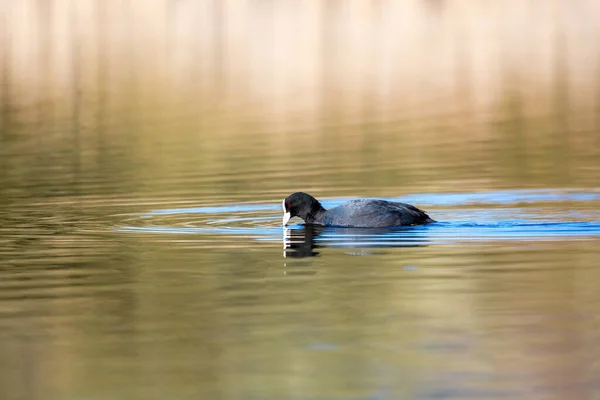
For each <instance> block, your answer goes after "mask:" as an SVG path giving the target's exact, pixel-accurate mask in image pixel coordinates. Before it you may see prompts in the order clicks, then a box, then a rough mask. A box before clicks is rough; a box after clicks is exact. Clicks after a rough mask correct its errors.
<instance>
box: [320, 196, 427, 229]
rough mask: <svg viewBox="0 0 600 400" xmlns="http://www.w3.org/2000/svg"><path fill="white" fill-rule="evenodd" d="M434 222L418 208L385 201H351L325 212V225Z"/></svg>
mask: <svg viewBox="0 0 600 400" xmlns="http://www.w3.org/2000/svg"><path fill="white" fill-rule="evenodd" d="M428 222H433V220H432V219H431V218H429V216H428V215H427V214H426V213H425V212H424V211H423V210H420V209H418V208H417V207H415V206H413V205H410V204H406V203H397V202H390V201H385V200H368V199H365V200H351V201H349V202H347V203H344V204H342V205H341V206H338V207H335V208H332V209H330V210H327V211H326V212H325V215H324V216H323V218H322V221H320V223H322V224H323V225H333V226H348V227H373V228H379V227H388V226H408V225H419V224H424V223H428Z"/></svg>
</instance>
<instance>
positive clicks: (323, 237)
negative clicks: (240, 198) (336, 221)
mask: <svg viewBox="0 0 600 400" xmlns="http://www.w3.org/2000/svg"><path fill="white" fill-rule="evenodd" d="M428 229H429V228H426V227H400V228H341V227H324V226H319V225H309V224H307V225H298V226H297V227H284V228H283V257H285V258H305V257H315V256H318V255H319V251H317V250H318V249H320V248H324V247H337V248H348V249H356V250H359V251H358V252H357V251H354V252H352V253H349V254H353V255H358V254H360V255H366V254H373V253H374V252H373V251H372V250H369V251H364V249H376V248H392V247H420V246H426V245H427V231H428Z"/></svg>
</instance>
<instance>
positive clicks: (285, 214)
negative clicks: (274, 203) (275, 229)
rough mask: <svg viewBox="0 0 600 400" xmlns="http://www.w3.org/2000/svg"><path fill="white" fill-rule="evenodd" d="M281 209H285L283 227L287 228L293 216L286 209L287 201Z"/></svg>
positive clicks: (282, 204)
mask: <svg viewBox="0 0 600 400" xmlns="http://www.w3.org/2000/svg"><path fill="white" fill-rule="evenodd" d="M281 208H283V226H286V225H287V223H288V221H289V220H290V218H292V215H291V214H290V213H289V212H288V211H286V209H285V199H283V201H282V202H281Z"/></svg>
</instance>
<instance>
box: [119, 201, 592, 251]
mask: <svg viewBox="0 0 600 400" xmlns="http://www.w3.org/2000/svg"><path fill="white" fill-rule="evenodd" d="M347 200H348V199H324V200H323V204H324V206H325V207H326V208H328V207H334V206H336V205H339V204H341V203H343V202H345V201H347ZM388 200H392V201H394V200H395V201H404V202H410V203H414V204H418V205H419V206H420V207H423V208H425V209H427V210H428V211H429V213H430V215H432V216H433V217H434V218H435V219H437V220H438V221H440V222H437V223H435V224H430V225H426V226H417V227H410V228H393V229H384V230H382V229H353V228H335V227H327V228H316V229H314V228H311V227H305V226H304V225H303V224H301V223H300V220H298V222H299V223H297V224H295V225H292V226H290V227H288V228H282V227H281V225H280V224H281V215H280V206H279V203H278V202H274V203H273V204H243V205H224V206H218V207H198V208H172V209H160V210H153V211H150V212H147V213H143V214H137V215H132V216H131V218H130V219H128V220H127V221H126V224H124V225H123V226H121V227H119V228H118V230H119V231H121V232H131V233H135V232H144V233H157V234H196V235H224V236H228V237H231V238H233V237H240V236H241V237H247V238H251V239H254V240H260V241H281V240H283V243H284V248H296V250H298V249H299V248H302V249H304V250H302V249H301V250H300V253H302V251H308V252H309V253H311V252H312V249H313V248H314V247H316V246H327V247H402V246H423V245H430V244H453V243H468V242H477V243H481V242H486V241H497V240H519V241H523V240H537V241H539V240H557V239H561V240H564V239H581V238H594V237H600V221H599V213H598V211H597V210H598V207H597V206H598V202H599V201H600V192H598V191H593V190H589V191H550V190H529V191H498V192H487V193H440V194H431V193H428V194H420V195H411V196H405V197H400V198H388Z"/></svg>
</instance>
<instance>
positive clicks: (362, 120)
mask: <svg viewBox="0 0 600 400" xmlns="http://www.w3.org/2000/svg"><path fill="white" fill-rule="evenodd" d="M598 16H600V3H598V2H597V1H593V0H588V1H585V0H582V1H574V2H564V1H527V2H524V1H498V2H480V1H441V0H423V1H406V2H405V1H402V2H400V1H384V0H378V1H308V0H305V1H264V0H235V1H219V0H215V1H208V0H204V1H191V0H177V1H175V0H152V1H146V0H106V1H92V0H86V1H74V0H72V1H69V0H52V1H50V0H42V1H37V0H20V1H4V2H2V3H0V82H1V93H0V132H1V133H0V135H1V136H0V143H2V144H3V147H4V149H5V154H4V161H3V162H4V163H8V165H5V169H11V170H13V171H15V170H16V169H20V170H21V171H23V173H24V174H27V172H26V170H28V169H31V168H34V167H35V166H37V168H34V171H35V173H34V172H31V173H30V175H32V176H30V177H29V178H31V179H34V180H35V179H36V176H37V173H38V172H39V171H40V170H42V171H43V170H44V169H45V168H44V167H48V166H49V165H52V166H53V167H55V166H57V163H58V164H59V165H63V167H64V168H66V169H69V170H71V171H74V172H73V173H74V174H76V175H80V174H82V173H85V172H86V171H88V172H89V167H90V166H91V165H97V166H98V167H99V169H102V170H106V169H108V170H111V169H115V168H117V167H116V165H119V164H120V165H123V163H122V162H119V161H118V160H116V159H114V157H117V156H118V155H119V154H121V155H123V154H127V157H128V160H127V162H126V164H127V165H126V166H123V169H127V170H131V169H133V170H135V171H136V172H135V176H134V177H133V176H132V177H131V179H129V180H126V183H125V185H124V187H125V188H127V190H131V188H132V186H131V185H132V183H133V182H141V181H146V182H147V183H148V185H150V186H152V189H156V187H154V185H155V184H157V183H158V182H160V181H161V177H162V178H163V179H162V181H163V182H164V181H170V180H171V178H172V177H173V176H174V175H175V174H178V173H181V172H182V170H185V169H186V168H188V167H189V164H188V165H187V166H182V165H179V164H180V163H182V162H183V161H182V160H190V159H191V158H196V162H197V163H198V166H199V168H200V167H201V168H203V170H204V171H211V170H214V171H215V173H216V172H217V171H221V172H231V173H235V171H236V170H238V171H240V173H242V174H243V173H244V171H243V169H247V168H251V167H252V165H247V164H243V163H240V161H239V158H240V155H241V154H242V153H246V152H247V153H248V154H251V156H252V157H251V159H253V160H257V159H260V160H262V161H261V162H262V163H265V164H267V165H266V166H264V165H263V167H264V169H267V170H270V171H275V170H277V169H278V168H281V159H282V157H291V158H290V160H294V162H301V163H302V161H301V160H300V159H298V158H294V155H295V156H297V157H299V156H307V157H309V158H310V157H315V154H316V153H320V154H323V155H324V157H325V156H327V157H330V160H329V161H327V162H325V161H324V160H323V159H322V158H321V159H318V160H316V161H314V160H313V161H314V162H313V163H316V164H319V166H320V168H321V169H322V170H323V173H324V174H325V175H326V174H327V167H328V165H329V166H332V167H333V168H336V172H342V173H343V172H344V170H348V169H352V165H350V166H347V168H345V167H344V160H347V159H351V160H353V161H354V163H355V164H358V165H357V166H358V168H359V169H360V170H362V171H368V170H369V165H373V164H378V165H377V168H378V169H379V170H382V176H385V174H386V172H385V171H386V170H388V173H389V174H392V173H391V172H389V170H393V171H401V172H395V173H393V174H392V175H390V176H389V177H388V178H385V177H384V178H382V179H380V180H378V181H377V182H375V183H374V184H373V185H374V186H375V187H382V186H385V183H389V184H392V183H394V184H396V182H397V181H398V180H400V179H401V180H403V181H406V182H409V183H415V182H423V181H424V180H425V179H427V181H428V182H429V183H428V185H430V186H431V187H429V186H428V187H423V188H422V189H423V190H430V189H431V190H448V189H455V188H456V185H457V184H459V185H462V186H463V187H464V188H465V189H473V188H485V187H506V186H510V187H512V186H520V187H521V186H533V187H544V186H550V187H557V186H559V187H564V186H573V185H575V186H577V185H580V186H581V185H590V184H593V183H595V182H596V177H597V176H598V172H600V171H599V166H598V163H597V162H596V161H595V160H596V159H597V158H598V157H599V156H600V153H599V150H598V149H599V148H600V146H599V144H600V143H599V141H600V139H599V137H600V134H599V133H598V132H599V130H600V47H599V46H598V45H597V43H598V39H600V18H598ZM25 138H26V139H25ZM15 142H18V144H15ZM11 145H12V146H13V147H10V146H11ZM169 145H172V146H177V147H178V149H177V151H172V152H166V151H164V149H165V148H168V147H167V146H169ZM33 147H37V148H44V149H46V151H45V152H44V153H45V155H44V156H39V154H38V156H36V157H33V158H31V159H25V160H26V162H23V158H19V161H17V160H14V163H12V161H11V160H10V157H8V154H7V153H10V154H12V153H14V152H13V150H14V149H15V148H16V150H15V151H17V152H20V153H23V152H24V151H25V149H28V148H33ZM9 148H10V150H7V149H9ZM115 148H118V149H119V150H120V151H117V150H115ZM340 151H342V152H343V153H344V154H345V155H344V159H342V160H340V159H338V160H336V159H335V154H336V153H337V152H340ZM36 153H37V152H36ZM116 153H119V154H116ZM53 154H54V155H53ZM234 155H235V156H234ZM242 158H243V157H242ZM381 160H386V162H387V163H388V164H389V165H387V166H383V168H381V167H382V166H381V165H380V163H381ZM270 161H272V163H273V164H272V165H268V164H269V162H270ZM248 162H250V163H251V161H248ZM254 162H256V161H254ZM98 163H104V164H103V165H104V166H103V167H101V166H99V165H98ZM306 164H310V162H306ZM178 166H179V167H178ZM121 172H123V173H124V174H125V171H121ZM5 173H6V172H5ZM165 174H166V175H165ZM394 174H396V175H394ZM398 174H400V175H398ZM125 175H126V174H125ZM319 176H320V175H319ZM336 176H339V175H338V174H336ZM5 178H6V179H7V180H8V181H11V177H10V176H5ZM13 178H14V179H12V181H15V180H18V179H17V178H15V177H13ZM299 179H300V181H299V182H296V183H297V184H298V185H297V186H302V185H313V186H314V180H315V179H320V178H318V177H317V178H315V177H311V178H309V179H305V180H302V178H299ZM348 179H351V180H352V179H353V180H355V181H356V180H360V181H361V182H363V183H364V184H365V185H369V184H370V182H371V179H370V178H369V177H361V176H360V175H356V174H355V175H353V176H351V177H349V178H348ZM247 180H248V179H247ZM148 181H152V182H148ZM286 181H287V179H281V180H279V181H278V180H275V182H272V183H273V185H277V186H278V187H281V185H283V186H284V188H285V189H286V190H287V189H288V187H286V186H285V182H286ZM327 182H328V180H327V179H324V180H323V184H327ZM34 186H35V185H34ZM259 186H260V183H259ZM317 186H318V185H317ZM236 187H237V188H238V189H240V190H241V189H249V188H248V187H244V184H243V182H241V183H239V185H238V186H236ZM289 188H292V186H290V187H289ZM134 189H135V187H134ZM137 189H139V190H141V188H137ZM230 189H231V188H230V187H228V188H227V190H228V191H231V190H230ZM216 190H218V189H216ZM261 190H263V191H265V190H269V187H267V186H263V187H262V188H261ZM317 190H318V188H317ZM384 192H385V190H384ZM373 194H384V193H373Z"/></svg>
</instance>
